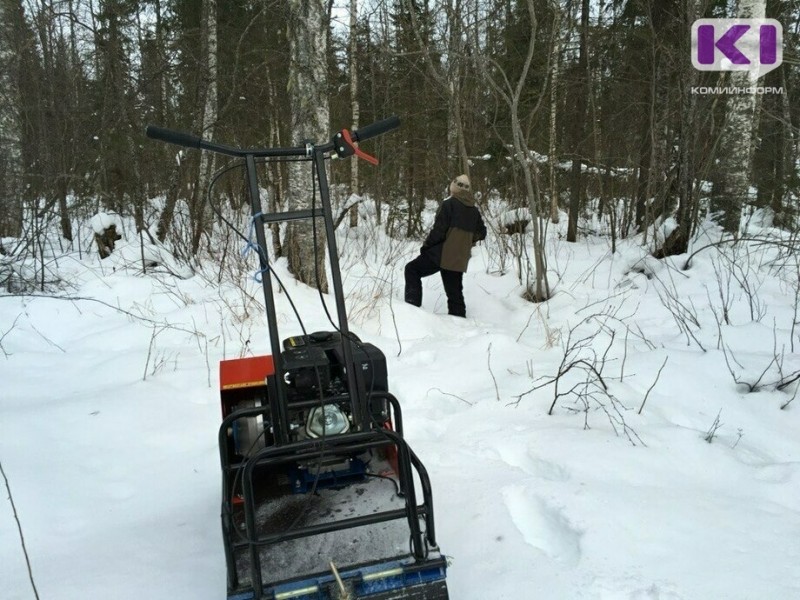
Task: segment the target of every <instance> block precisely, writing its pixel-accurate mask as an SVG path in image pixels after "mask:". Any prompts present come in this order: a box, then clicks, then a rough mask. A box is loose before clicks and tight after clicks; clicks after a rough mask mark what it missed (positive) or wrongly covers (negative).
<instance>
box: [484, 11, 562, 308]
mask: <svg viewBox="0 0 800 600" xmlns="http://www.w3.org/2000/svg"><path fill="white" fill-rule="evenodd" d="M527 8H528V17H529V19H530V32H529V36H528V48H527V53H526V56H525V62H524V64H523V66H522V71H521V73H520V76H519V79H518V80H517V81H516V83H514V84H512V83H511V81H509V79H508V75H507V74H506V73H504V72H500V73H499V74H498V76H493V74H492V72H491V70H490V66H491V65H494V66H495V67H496V63H493V62H492V61H491V60H490V59H488V58H486V57H483V56H481V55H480V49H479V47H478V46H477V44H476V46H475V47H474V48H473V52H474V54H475V57H476V59H477V61H478V66H479V67H480V69H481V72H482V75H483V77H484V79H485V80H486V82H487V83H488V84H489V86H490V87H491V88H492V89H494V91H495V92H496V93H497V95H498V96H499V97H500V98H501V99H502V100H503V102H504V103H505V104H506V106H507V107H508V110H509V115H510V116H511V138H512V139H511V145H512V148H513V157H512V158H513V160H514V161H515V163H516V164H517V165H519V167H520V169H521V170H522V175H523V180H524V185H525V192H526V197H527V201H528V209H529V210H530V213H531V225H532V226H533V263H534V264H533V269H534V271H535V272H534V278H535V282H534V284H533V289H530V288H531V285H530V282H528V284H527V285H528V289H527V296H528V298H529V299H530V300H533V301H536V302H541V301H544V300H547V299H548V298H549V297H550V284H549V282H548V279H547V259H546V256H545V250H544V242H545V239H544V234H545V230H546V222H547V217H546V216H545V215H544V214H543V212H544V209H543V207H542V202H541V193H540V190H541V188H540V185H539V174H538V171H537V167H536V164H535V163H533V162H532V161H531V160H530V155H531V153H530V148H529V147H528V141H527V139H526V137H525V130H524V128H523V126H522V123H521V121H520V114H519V111H520V98H521V97H522V93H523V91H525V89H526V83H527V79H528V74H529V72H530V69H531V63H532V61H533V56H534V51H535V49H536V30H537V27H538V21H537V20H536V9H535V6H534V0H527ZM501 82H502V83H501ZM545 93H546V90H543V91H542V95H544V94H545ZM540 100H541V98H540ZM539 104H540V103H537V104H536V107H537V108H538V106H539ZM536 110H537V109H536V108H535V109H534V112H535V111H536ZM532 116H533V115H528V118H532ZM527 269H528V274H530V270H531V265H530V259H528V261H527Z"/></svg>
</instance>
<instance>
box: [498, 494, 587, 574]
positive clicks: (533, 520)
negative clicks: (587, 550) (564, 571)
mask: <svg viewBox="0 0 800 600" xmlns="http://www.w3.org/2000/svg"><path fill="white" fill-rule="evenodd" d="M503 500H504V501H505V504H506V508H507V509H508V512H509V514H510V515H511V519H512V521H514V525H515V526H516V527H517V529H518V530H519V532H520V533H521V534H522V537H523V539H524V540H525V542H526V543H527V544H528V545H529V546H532V547H533V548H536V549H537V550H540V551H541V552H543V553H544V554H546V555H547V556H549V557H550V558H552V559H553V560H555V561H557V562H560V563H562V564H565V565H568V566H572V567H574V566H577V564H578V562H579V561H580V559H581V544H580V542H581V535H582V533H581V532H580V531H578V530H577V529H576V528H575V527H573V526H572V525H571V524H570V522H569V519H568V518H567V517H566V515H565V514H564V512H563V511H562V510H561V509H559V508H556V507H553V506H550V505H549V504H547V503H546V502H545V501H544V500H542V499H541V498H540V497H539V496H537V495H536V494H535V493H533V492H531V491H530V490H528V489H526V488H524V487H522V486H509V487H506V488H504V489H503Z"/></svg>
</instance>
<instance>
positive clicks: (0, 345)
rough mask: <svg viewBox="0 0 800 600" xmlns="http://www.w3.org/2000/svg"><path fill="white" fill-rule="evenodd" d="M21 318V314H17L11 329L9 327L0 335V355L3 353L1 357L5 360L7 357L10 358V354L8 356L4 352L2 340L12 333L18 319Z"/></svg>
mask: <svg viewBox="0 0 800 600" xmlns="http://www.w3.org/2000/svg"><path fill="white" fill-rule="evenodd" d="M21 316H22V313H20V314H18V315H17V318H16V319H14V322H13V323H12V324H11V327H9V328H8V330H6V331H4V332H3V335H0V352H2V353H3V356H5V357H6V358H8V357H9V356H11V354H9V353H8V352H6V349H5V348H3V340H4V339H6V336H7V335H8V334H9V333H11V332H12V331H14V328H15V327H16V326H17V321H19V319H20V317H21Z"/></svg>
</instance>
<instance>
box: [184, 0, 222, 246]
mask: <svg viewBox="0 0 800 600" xmlns="http://www.w3.org/2000/svg"><path fill="white" fill-rule="evenodd" d="M204 9H205V11H204V14H205V50H206V51H205V65H204V66H205V70H204V75H203V82H204V84H205V85H204V87H205V98H204V101H203V109H202V112H201V117H200V135H201V136H202V137H203V138H204V139H206V140H209V141H211V140H213V139H214V127H215V125H216V122H217V104H218V102H217V0H204ZM213 169H214V155H213V154H212V153H211V152H201V153H200V167H199V170H198V174H197V185H196V187H195V190H194V194H193V195H192V206H191V213H192V254H193V255H196V254H197V251H198V250H199V248H200V238H201V236H202V234H203V231H204V230H205V228H206V212H207V210H208V207H207V206H206V189H207V188H208V184H209V181H210V180H211V172H212V171H213Z"/></svg>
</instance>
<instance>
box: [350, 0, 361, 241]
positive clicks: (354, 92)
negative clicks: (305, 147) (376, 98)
mask: <svg viewBox="0 0 800 600" xmlns="http://www.w3.org/2000/svg"><path fill="white" fill-rule="evenodd" d="M357 24H358V0H350V55H349V57H348V62H349V65H348V66H349V68H350V112H351V113H352V117H353V118H352V121H353V125H352V130H353V131H356V130H358V120H359V116H360V113H359V106H358V59H357V51H358V43H357V39H356V25H357ZM350 194H351V195H355V196H358V195H359V187H358V159H356V158H355V157H354V158H351V159H350ZM357 226H358V205H353V207H352V208H351V209H350V227H357Z"/></svg>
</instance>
